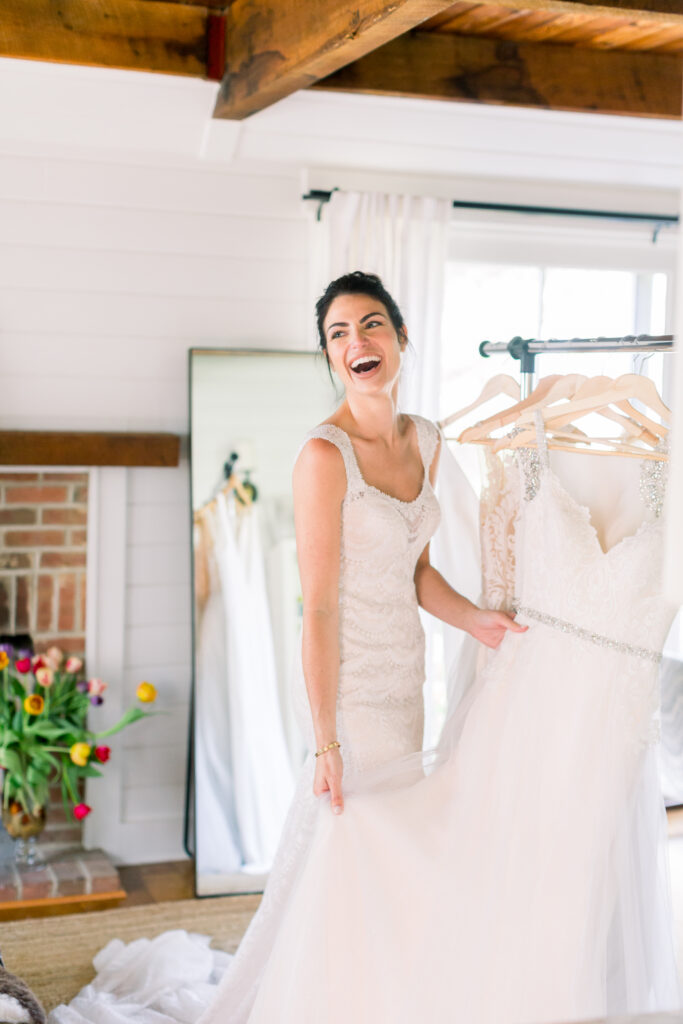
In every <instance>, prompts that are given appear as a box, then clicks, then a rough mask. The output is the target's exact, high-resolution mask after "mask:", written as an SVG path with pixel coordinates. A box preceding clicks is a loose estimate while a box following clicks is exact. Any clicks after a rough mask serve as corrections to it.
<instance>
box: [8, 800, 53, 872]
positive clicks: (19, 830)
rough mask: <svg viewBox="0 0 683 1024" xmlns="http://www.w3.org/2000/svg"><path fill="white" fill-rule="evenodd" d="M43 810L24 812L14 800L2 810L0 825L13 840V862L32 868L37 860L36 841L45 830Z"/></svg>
mask: <svg viewBox="0 0 683 1024" xmlns="http://www.w3.org/2000/svg"><path fill="white" fill-rule="evenodd" d="M45 818H46V815H45V808H44V807H39V808H37V810H36V813H31V812H29V811H27V810H25V809H24V808H23V807H22V806H21V804H20V803H17V801H16V800H11V801H10V803H9V804H8V806H7V807H3V809H2V823H3V825H4V826H5V830H6V832H7V834H8V835H10V836H11V837H12V839H14V860H15V862H16V863H17V864H27V865H29V866H32V865H34V864H36V862H37V859H38V854H37V848H36V847H37V844H36V839H37V837H38V836H39V835H40V833H41V832H42V831H43V829H44V828H45Z"/></svg>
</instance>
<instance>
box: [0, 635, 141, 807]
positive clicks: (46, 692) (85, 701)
mask: <svg viewBox="0 0 683 1024" xmlns="http://www.w3.org/2000/svg"><path fill="white" fill-rule="evenodd" d="M106 689H107V684H106V683H104V682H103V681H102V680H101V679H86V678H85V677H84V675H83V662H82V661H81V659H80V658H76V657H70V658H69V657H65V655H64V654H63V653H62V651H60V650H59V648H58V647H51V648H50V649H49V650H48V651H47V653H46V654H42V655H34V656H32V655H31V652H30V651H22V650H16V651H15V650H14V648H13V647H12V646H11V645H10V644H0V768H2V769H4V780H3V784H2V806H3V810H4V811H8V810H11V811H12V812H16V811H19V810H21V811H22V812H23V813H24V814H26V815H30V816H31V817H32V818H36V817H40V816H41V815H42V816H44V813H45V805H46V804H47V798H48V791H49V787H50V786H51V785H52V784H59V785H60V786H61V790H62V798H63V800H64V805H65V807H66V808H67V810H69V808H70V810H71V813H72V814H73V816H74V818H76V819H77V820H79V821H80V820H81V819H83V818H85V817H86V816H87V815H88V814H89V813H90V811H91V809H92V808H90V807H88V805H87V804H84V803H82V802H81V799H80V796H79V788H80V786H79V784H80V781H81V779H84V778H90V777H92V776H97V775H101V774H102V772H101V770H100V766H101V765H103V764H105V763H106V762H107V761H108V760H109V757H110V754H111V750H110V748H109V747H108V746H106V745H105V744H103V743H102V740H104V739H106V738H107V737H108V736H111V735H112V734H113V733H116V732H119V731H120V730H121V729H124V728H125V727H126V726H127V725H131V724H132V723H133V722H137V721H138V719H140V718H144V717H146V716H147V715H149V714H150V712H148V711H143V710H142V708H139V707H131V708H129V709H128V710H127V711H126V712H125V714H124V715H123V716H122V717H121V719H120V720H119V721H118V722H117V723H116V725H113V726H111V728H109V729H104V730H102V731H101V732H95V731H93V730H92V729H90V728H88V722H87V719H88V713H89V712H90V711H91V710H92V709H93V707H97V706H98V705H100V704H102V703H103V702H104V692H105V690H106ZM136 695H137V698H138V700H140V701H141V702H143V703H150V702H152V701H153V700H154V699H155V697H156V690H155V689H154V687H153V686H152V684H151V683H140V685H139V686H138V688H137V692H136Z"/></svg>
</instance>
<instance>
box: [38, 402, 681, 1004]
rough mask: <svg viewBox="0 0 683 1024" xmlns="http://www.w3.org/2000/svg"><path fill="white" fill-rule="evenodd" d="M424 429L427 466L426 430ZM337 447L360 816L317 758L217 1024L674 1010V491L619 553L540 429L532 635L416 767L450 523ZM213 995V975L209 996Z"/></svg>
mask: <svg viewBox="0 0 683 1024" xmlns="http://www.w3.org/2000/svg"><path fill="white" fill-rule="evenodd" d="M416 426H417V429H418V436H419V437H420V442H421V443H420V447H421V451H422V453H423V460H424V462H425V465H428V463H429V458H430V446H433V444H434V436H433V428H430V427H429V424H427V423H426V422H425V421H419V420H418V421H416ZM318 436H323V435H320V434H318ZM328 440H330V441H331V442H332V443H334V444H336V445H337V446H338V447H339V448H340V450H341V451H342V455H343V457H344V461H345V464H346V468H347V477H348V492H347V497H346V499H345V504H344V518H343V529H344V532H343V548H342V577H341V578H342V587H341V605H340V607H341V609H342V615H341V634H342V636H341V639H342V670H341V673H340V716H339V718H340V730H341V737H342V743H343V746H344V750H345V766H346V769H347V770H346V775H345V790H346V794H347V800H346V809H345V812H344V814H343V815H341V816H338V817H336V816H333V815H332V813H331V812H330V809H329V805H328V804H327V803H326V802H325V801H315V800H314V799H313V798H312V797H311V796H310V781H311V778H310V773H311V770H312V766H311V764H310V763H308V764H307V766H306V771H305V773H304V778H303V780H302V782H301V784H300V785H301V788H300V796H299V797H298V798H297V799H296V800H295V802H294V805H293V810H292V812H291V814H290V820H289V824H288V826H287V827H286V829H285V833H284V836H283V841H282V844H281V847H280V852H279V854H278V857H277V858H276V867H275V870H274V872H273V877H272V878H271V883H270V885H269V886H268V890H267V892H266V896H265V898H264V902H263V910H262V911H261V912H260V913H259V914H257V915H256V918H255V919H254V922H253V923H252V925H251V927H250V929H249V931H248V932H247V936H246V938H245V940H244V942H243V944H242V946H241V948H240V951H239V953H238V956H237V957H236V959H235V961H234V962H233V963H232V965H231V966H230V968H229V969H228V972H227V974H226V975H225V979H224V981H223V982H222V983H221V984H220V985H219V987H218V989H217V993H216V994H215V996H213V998H212V999H211V1003H210V1007H209V1009H208V1011H207V1012H206V1013H205V1014H204V1015H203V1016H202V1018H201V1021H202V1024H242V1022H244V1021H248V1022H249V1024H272V1022H273V1021H277V1022H278V1024H313V1022H316V1024H317V1022H318V1021H320V1019H321V1018H324V1019H325V1020H326V1021H328V1022H331V1024H347V1022H348V1021H349V1020H354V1021H356V1022H359V1024H370V1022H372V1024H375V1022H377V1021H392V1024H414V1022H415V1021H417V1020H424V1021H428V1022H429V1024H451V1022H453V1021H466V1022H467V1024H520V1022H526V1024H551V1022H557V1021H560V1020H562V1021H578V1020H582V1019H583V1020H585V1019H589V1018H599V1017H603V1016H606V1015H607V1014H608V1013H612V1014H617V1013H627V1012H628V1013H636V1012H646V1011H650V1010H667V1009H675V1008H677V1007H678V1006H679V1002H680V1000H679V992H678V986H677V975H676V965H675V957H674V948H673V941H672V932H671V920H670V906H669V896H668V883H667V873H666V858H665V855H664V853H665V846H664V828H663V826H664V811H663V803H662V799H661V792H660V789H659V781H658V776H657V771H656V724H657V708H658V693H657V669H658V659H659V652H660V650H661V646H662V644H663V642H664V638H665V635H666V632H667V629H668V626H669V623H670V621H671V618H672V616H673V611H674V609H673V608H672V607H671V606H670V605H669V604H668V603H667V602H666V601H665V600H664V599H663V598H662V596H661V555H662V519H661V517H660V516H659V515H658V512H659V510H660V499H661V495H659V497H657V495H655V496H654V502H653V503H651V504H650V506H649V507H648V508H647V509H641V518H642V523H641V525H639V526H637V528H636V529H634V530H633V531H631V532H628V533H627V534H624V535H622V536H621V537H619V538H618V539H617V538H613V539H612V543H611V544H610V547H609V548H606V547H603V546H602V544H601V538H600V535H599V533H598V530H597V529H596V527H595V526H594V524H593V522H592V520H591V514H590V512H589V511H588V508H587V506H582V505H580V504H579V503H578V502H577V500H576V499H575V498H574V497H572V495H571V493H570V492H569V491H568V490H567V488H566V486H565V485H564V484H562V483H561V482H560V478H559V477H558V476H557V475H556V474H555V473H554V472H553V471H552V470H551V468H550V465H549V462H548V458H547V453H546V452H545V451H544V448H543V438H542V435H539V450H538V451H536V450H535V449H533V450H532V449H526V450H523V451H521V452H520V454H519V472H518V478H517V481H518V492H517V499H516V501H513V502H512V507H513V508H514V507H516V513H515V515H516V520H515V529H514V544H513V545H511V548H510V551H511V552H512V554H513V555H514V584H515V585H514V588H513V589H514V594H513V595H512V596H513V598H514V601H515V604H516V606H517V607H518V608H519V618H520V620H521V621H523V622H525V623H527V624H528V625H529V630H528V632H527V633H525V634H513V633H508V634H507V635H506V637H505V639H504V641H503V643H502V645H501V646H500V648H499V649H498V650H497V651H496V652H494V653H492V655H491V656H490V657H487V658H486V659H484V660H483V663H482V664H481V666H480V669H479V672H478V675H477V678H476V680H475V682H474V684H473V685H472V686H470V687H469V688H468V689H467V692H466V694H465V697H464V698H463V700H462V701H461V702H460V704H459V706H458V708H457V710H456V711H455V713H454V714H453V715H452V716H451V719H450V720H449V722H448V723H447V727H446V729H445V730H444V736H443V739H442V742H441V744H440V747H439V749H438V750H437V751H436V752H433V753H431V754H411V753H410V751H411V749H413V750H414V744H415V742H416V737H418V736H419V731H420V724H421V723H420V708H419V706H418V704H417V702H416V700H415V694H416V690H417V689H419V678H420V673H421V669H420V668H419V665H418V659H417V657H416V655H415V650H416V648H419V647H420V632H419V630H418V624H419V620H417V608H416V605H415V599H414V587H413V588H412V593H411V590H410V583H411V581H412V568H411V563H412V565H413V566H414V562H413V558H414V557H415V553H416V552H419V550H421V545H422V546H423V545H424V542H425V537H428V536H429V535H430V534H431V533H432V532H433V529H434V526H435V524H436V518H437V516H438V508H437V505H436V501H435V499H434V496H433V494H432V493H431V488H430V487H429V486H428V485H427V484H426V485H425V486H424V487H423V491H422V493H421V495H420V496H419V499H416V501H415V502H413V503H398V504H396V503H395V501H396V500H395V499H390V500H387V496H386V495H384V496H382V495H381V492H377V491H376V489H374V488H370V487H368V486H367V485H366V484H365V482H364V481H363V479H362V477H361V475H360V472H359V470H358V466H357V463H356V462H355V458H354V455H353V449H352V447H351V445H350V442H348V438H347V439H346V440H345V439H344V436H341V432H339V433H338V434H335V433H334V431H332V434H328ZM577 458H579V456H577ZM587 460H588V461H586V462H585V466H584V468H585V470H586V471H587V472H588V473H590V472H593V471H595V472H597V473H598V474H599V475H604V472H605V470H604V469H603V467H602V465H597V468H596V464H597V460H596V461H594V462H592V463H591V461H590V457H587ZM499 493H503V494H504V493H505V489H503V490H502V491H499ZM650 498H652V494H651V492H650V493H649V499H650ZM406 505H407V506H408V507H404V506H406ZM410 506H412V507H410ZM497 507H498V506H496V505H495V503H494V509H495V508H497ZM643 517H644V518H643ZM509 554H510V552H508V555H506V556H505V557H504V558H503V562H504V565H503V570H502V571H503V575H504V576H505V573H506V572H508V569H506V568H505V566H509ZM380 569H382V571H383V572H384V574H385V575H384V577H383V578H382V579H381V583H382V586H381V587H380V590H381V593H380V595H379V600H378V597H377V595H378V590H377V586H376V579H377V575H376V574H377V572H378V571H379V570H380ZM372 572H374V573H375V577H374V578H372ZM385 591H386V592H385ZM347 612H348V618H347V617H346V615H347ZM387 664H389V665H390V666H391V671H390V672H387ZM345 666H346V668H347V670H348V674H345V673H344V667H345ZM155 955H157V956H158V960H157V961H156V962H157V963H159V964H161V962H162V961H163V955H162V952H161V951H158V952H157V953H156V954H155ZM151 957H152V951H151V950H150V958H151ZM142 962H143V958H142V957H141V958H140V963H142ZM150 962H152V961H151V959H150ZM158 970H159V972H160V976H165V977H166V976H167V975H164V974H163V970H162V968H161V966H159V967H158ZM207 970H208V969H207ZM214 979H215V970H214V968H213V967H211V973H207V974H206V975H205V977H204V981H202V982H198V983H197V987H198V989H199V987H201V986H205V985H206V983H207V982H208V983H210V982H211V981H212V980H214ZM124 990H125V986H124ZM117 991H119V992H120V989H119V990H117ZM183 991H184V990H183ZM206 991H207V990H206V987H204V988H202V992H204V993H206ZM178 998H179V999H181V996H179V997H178ZM117 999H118V1005H119V1006H120V1005H122V1003H121V1000H122V999H125V991H124V992H123V993H121V995H120V996H117ZM155 999H156V1000H157V1001H156V1002H155V1001H154V1000H155ZM83 1005H84V1008H80V1009H78V1010H73V1009H72V1008H68V1009H62V1010H60V1011H59V1014H58V1015H57V1018H56V1020H57V1021H58V1022H59V1024H76V1022H77V1021H78V1022H79V1024H81V1022H83V1021H85V1020H92V1021H97V1022H98V1024H104V1019H103V1018H101V1017H99V1016H98V1014H99V1007H100V1005H101V1000H100V999H99V998H98V997H96V998H95V999H91V1000H90V1002H89V1003H87V1002H86V1003H85V1004H83ZM147 1005H148V1006H149V1007H150V1011H148V1010H145V1011H144V1013H145V1014H147V1013H148V1012H152V1013H153V1016H144V1015H143V1016H142V1017H138V1018H135V1019H136V1020H140V1022H141V1024H168V1020H169V1017H170V1018H172V1019H174V1020H177V1021H178V1020H182V1019H183V1018H182V1017H181V1016H178V1015H174V1014H175V1011H174V1012H173V1013H170V1014H169V1013H168V1010H167V1009H164V1008H162V1009H161V1010H157V1009H154V1010H153V1011H152V1010H151V1008H152V1007H156V1006H158V1005H159V1003H158V997H157V996H155V997H154V998H153V999H148V1002H147ZM168 1005H169V1003H168V1001H167V1002H166V1003H165V1004H164V1006H168ZM72 1006H73V1004H72ZM71 1012H78V1013H79V1014H80V1016H79V1017H69V1014H70V1013H71ZM113 1012H115V1013H118V1010H116V1011H113ZM125 1017H126V1013H125V1012H124V1013H123V1014H122V1015H119V1016H118V1017H116V1016H112V1017H109V1018H107V1020H106V1024H119V1022H120V1024H125ZM129 1019H130V1018H129Z"/></svg>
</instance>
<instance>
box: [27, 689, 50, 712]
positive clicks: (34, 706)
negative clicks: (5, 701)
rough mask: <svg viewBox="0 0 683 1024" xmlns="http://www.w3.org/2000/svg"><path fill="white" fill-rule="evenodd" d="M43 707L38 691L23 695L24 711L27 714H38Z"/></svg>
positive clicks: (43, 702) (43, 703)
mask: <svg viewBox="0 0 683 1024" xmlns="http://www.w3.org/2000/svg"><path fill="white" fill-rule="evenodd" d="M44 707H45V701H44V700H43V698H42V697H41V696H40V694H38V693H31V694H29V696H28V697H24V711H25V712H26V714H27V715H40V714H42V712H43V708H44Z"/></svg>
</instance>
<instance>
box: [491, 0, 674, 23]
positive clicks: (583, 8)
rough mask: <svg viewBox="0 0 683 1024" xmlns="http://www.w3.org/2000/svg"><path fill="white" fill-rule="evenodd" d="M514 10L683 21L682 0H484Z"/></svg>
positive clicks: (669, 21) (668, 21)
mask: <svg viewBox="0 0 683 1024" xmlns="http://www.w3.org/2000/svg"><path fill="white" fill-rule="evenodd" d="M477 2H478V0H477ZM481 2H482V3H484V2H491V3H494V4H495V5H496V7H508V8H510V10H513V11H555V12H557V13H563V14H586V15H599V14H607V15H612V16H615V17H618V16H621V17H626V18H629V19H633V20H635V21H658V22H666V23H668V24H681V23H683V3H682V2H681V0H481Z"/></svg>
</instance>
